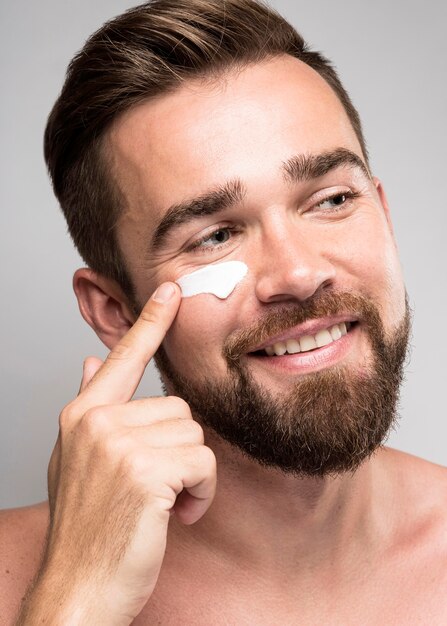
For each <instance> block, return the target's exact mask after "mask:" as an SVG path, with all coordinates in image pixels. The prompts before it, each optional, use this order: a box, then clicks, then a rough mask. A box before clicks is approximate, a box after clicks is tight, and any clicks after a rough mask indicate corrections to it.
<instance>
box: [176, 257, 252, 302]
mask: <svg viewBox="0 0 447 626" xmlns="http://www.w3.org/2000/svg"><path fill="white" fill-rule="evenodd" d="M247 272H248V267H247V266H246V265H245V263H242V261H226V262H225V263H216V264H215V265H207V266H206V267H202V268H200V269H199V270H196V271H195V272H191V274H186V275H185V276H182V277H181V278H179V279H178V280H177V281H176V283H177V285H179V286H180V289H181V290H182V296H183V298H190V297H191V296H197V295H199V294H201V293H211V294H213V296H217V297H218V298H221V299H224V298H228V296H229V295H230V294H231V293H232V291H233V290H234V288H235V287H236V285H237V284H238V283H239V282H240V281H241V280H242V279H243V278H244V276H245V274H246V273H247Z"/></svg>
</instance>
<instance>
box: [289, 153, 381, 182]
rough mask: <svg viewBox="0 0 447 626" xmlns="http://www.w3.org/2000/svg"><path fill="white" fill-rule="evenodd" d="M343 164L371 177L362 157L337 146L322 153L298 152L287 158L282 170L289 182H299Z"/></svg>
mask: <svg viewBox="0 0 447 626" xmlns="http://www.w3.org/2000/svg"><path fill="white" fill-rule="evenodd" d="M343 166H351V167H354V168H357V169H359V170H361V172H362V174H363V175H364V176H366V178H368V179H371V174H370V172H369V170H368V167H367V166H366V165H365V163H364V162H363V161H362V159H361V158H360V157H359V156H358V155H357V154H356V153H355V152H352V151H351V150H348V149H347V148H336V149H335V150H331V151H329V152H322V153H321V154H298V155H297V156H294V157H292V158H290V159H287V161H285V162H284V163H283V165H282V170H283V173H284V177H285V179H286V181H287V182H291V183H298V182H302V181H307V180H311V179H313V178H319V177H320V176H324V175H325V174H327V173H328V172H330V171H331V170H333V169H336V168H338V167H343Z"/></svg>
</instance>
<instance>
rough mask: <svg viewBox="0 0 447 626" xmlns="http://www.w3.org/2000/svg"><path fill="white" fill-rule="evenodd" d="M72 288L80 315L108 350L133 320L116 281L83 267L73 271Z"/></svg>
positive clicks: (130, 310) (132, 314)
mask: <svg viewBox="0 0 447 626" xmlns="http://www.w3.org/2000/svg"><path fill="white" fill-rule="evenodd" d="M73 289H74V292H75V294H76V298H77V299H78V305H79V310H80V312H81V315H82V317H83V318H84V319H85V321H86V322H87V324H88V325H89V326H91V327H92V328H93V330H94V331H95V333H96V334H97V335H98V337H99V338H100V339H101V341H102V342H103V343H104V344H105V345H106V346H107V347H108V348H109V349H112V348H113V347H114V346H115V344H117V343H118V341H119V340H120V339H121V337H123V335H125V334H126V333H127V331H128V330H129V328H130V327H131V326H132V325H133V323H134V322H135V319H136V316H135V314H134V313H133V312H132V308H131V306H130V304H129V300H128V298H127V297H126V296H125V294H124V292H123V290H122V289H121V287H120V286H119V285H118V283H117V282H116V281H114V280H112V279H110V278H105V277H104V276H102V275H101V274H97V273H96V272H94V271H93V270H91V269H89V268H86V267H83V268H81V269H79V270H77V271H76V272H75V274H74V276H73Z"/></svg>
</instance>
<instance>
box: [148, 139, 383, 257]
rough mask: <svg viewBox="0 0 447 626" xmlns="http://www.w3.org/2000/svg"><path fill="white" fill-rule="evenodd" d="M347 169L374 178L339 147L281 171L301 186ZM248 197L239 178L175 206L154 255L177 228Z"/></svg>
mask: <svg viewBox="0 0 447 626" xmlns="http://www.w3.org/2000/svg"><path fill="white" fill-rule="evenodd" d="M343 166H351V167H354V168H357V169H359V170H361V172H362V174H363V175H364V176H365V177H366V178H368V179H370V178H371V175H370V173H369V170H368V167H367V166H366V165H365V163H364V162H363V161H362V159H361V158H360V157H359V156H358V155H357V154H355V152H352V151H351V150H348V149H346V148H336V149H335V150H331V151H328V152H323V153H321V154H298V155H296V156H293V157H291V158H290V159H287V161H284V162H283V163H282V166H281V169H282V172H283V175H284V178H285V180H286V181H287V182H289V183H298V182H304V181H309V180H312V179H314V178H319V177H320V176H324V175H325V174H327V173H328V172H330V171H331V170H334V169H336V168H339V167H343ZM245 194H246V188H245V186H244V185H243V183H242V181H241V180H240V179H238V178H235V179H233V180H230V181H228V182H226V183H225V184H224V185H221V186H218V187H216V188H214V189H211V190H210V191H206V192H205V193H203V194H201V195H200V196H197V197H196V198H193V199H191V200H187V201H185V202H181V203H180V204H175V205H173V206H171V207H170V208H169V209H168V210H167V211H166V213H165V215H164V216H163V217H162V219H161V220H160V222H159V224H158V226H157V227H156V229H155V231H154V234H153V236H152V241H151V246H150V248H151V252H156V251H157V250H159V249H160V248H161V247H162V246H163V244H164V242H165V241H166V238H167V235H168V233H169V232H170V231H171V230H172V229H173V228H175V227H176V226H180V225H181V224H185V223H187V222H189V221H192V220H194V219H195V218H197V217H203V216H205V215H213V214H214V213H219V212H220V211H223V210H224V209H227V208H230V207H232V206H234V205H235V204H238V203H240V202H242V200H243V199H244V196H245Z"/></svg>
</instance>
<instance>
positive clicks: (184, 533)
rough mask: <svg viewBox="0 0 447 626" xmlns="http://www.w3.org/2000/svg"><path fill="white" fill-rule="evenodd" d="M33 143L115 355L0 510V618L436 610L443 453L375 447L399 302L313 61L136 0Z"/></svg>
mask: <svg viewBox="0 0 447 626" xmlns="http://www.w3.org/2000/svg"><path fill="white" fill-rule="evenodd" d="M45 154H46V159H47V163H48V166H49V170H50V173H51V176H52V180H53V184H54V188H55V192H56V195H57V196H58V198H59V201H60V203H61V206H62V208H63V210H64V213H65V215H66V218H67V221H68V224H69V228H70V232H71V234H72V237H73V239H74V241H75V242H76V245H77V246H78V248H79V250H80V252H81V254H82V255H83V257H84V259H85V260H86V262H87V264H88V266H89V267H88V268H83V269H81V270H78V271H77V272H76V274H75V278H74V288H75V292H76V295H77V298H78V301H79V305H80V310H81V313H82V315H83V317H84V318H85V319H86V321H87V322H88V323H89V324H90V325H91V326H92V327H93V328H94V329H95V331H96V332H97V334H98V336H99V337H100V338H101V340H102V341H103V342H104V343H105V344H106V345H107V346H108V347H109V348H110V350H111V352H110V355H109V357H108V358H107V360H106V361H105V362H104V363H102V362H101V361H100V360H99V359H95V358H89V359H87V360H86V362H85V364H84V372H83V377H82V382H81V388H80V392H79V395H78V396H77V398H76V399H74V400H73V401H72V402H71V403H70V404H69V405H67V407H65V409H64V410H63V411H62V413H61V416H60V433H59V439H58V442H57V445H56V447H55V450H54V452H53V455H52V459H51V462H50V467H49V506H48V507H47V506H43V505H41V506H39V507H34V508H29V509H25V510H22V511H15V512H8V513H5V514H4V516H3V520H2V534H3V536H4V537H5V542H4V543H5V546H4V548H3V552H4V556H3V559H4V563H5V564H6V567H5V568H4V569H7V572H6V573H4V584H3V589H4V595H3V599H2V614H3V615H5V616H6V619H7V623H13V622H14V620H15V619H16V616H17V614H18V613H20V615H19V617H18V618H17V619H18V622H17V623H19V624H38V623H47V624H130V623H134V624H153V623H158V624H216V625H217V624H228V623H230V624H343V625H344V624H383V623H385V624H388V623H390V624H444V623H446V620H447V602H446V600H445V589H446V588H447V573H446V567H445V563H446V557H447V537H446V532H445V525H446V514H445V499H446V488H447V475H446V471H445V469H444V468H441V467H438V466H435V465H433V464H431V463H428V462H426V461H423V460H421V459H417V458H415V457H411V456H410V455H406V454H403V453H399V452H397V451H394V450H391V449H387V448H385V447H384V446H383V442H384V440H385V438H386V435H387V433H388V431H389V429H390V427H391V426H392V424H393V420H394V417H395V411H396V404H397V399H398V388H399V383H400V380H401V375H402V366H403V362H404V359H405V350H406V344H407V341H408V334H409V313H408V307H407V304H406V296H405V289H404V286H403V282H402V276H401V271H400V266H399V262H398V258H397V252H396V246H395V241H394V237H393V232H392V227H391V221H390V215H389V209H388V205H387V202H386V198H385V194H384V191H383V188H382V185H381V183H380V181H379V180H378V179H377V178H375V177H373V176H372V175H371V173H370V169H369V164H368V158H367V153H366V148H365V144H364V139H363V135H362V131H361V126H360V122H359V118H358V115H357V113H356V111H355V109H354V108H353V106H352V103H351V102H350V100H349V97H348V95H347V94H346V92H345V91H344V89H343V87H342V86H341V84H340V82H339V80H338V78H337V76H336V74H335V72H334V70H333V69H332V68H331V66H330V65H329V63H328V62H327V61H326V60H325V59H324V58H323V57H321V55H319V54H318V53H314V52H310V51H309V50H308V49H307V48H306V47H305V45H304V42H303V41H302V39H301V38H300V37H299V35H297V34H296V32H295V31H294V30H293V29H292V28H291V27H290V26H289V25H288V24H287V23H286V22H284V20H282V19H281V18H280V17H279V16H277V15H276V14H275V13H273V12H271V11H269V10H268V9H266V8H265V7H264V6H263V5H260V4H257V3H255V2H253V1H252V0H228V1H226V2H225V3H222V2H220V1H219V2H218V1H213V0H190V1H188V2H183V1H181V0H158V1H157V2H152V3H149V4H148V5H143V6H142V7H139V8H136V9H135V10H133V11H131V12H129V13H127V14H125V15H123V16H120V17H118V18H116V20H114V21H112V22H111V23H109V24H107V25H105V26H104V27H103V28H102V29H101V30H100V31H98V33H96V34H95V35H94V36H93V37H92V38H91V39H90V40H89V41H88V42H87V44H86V45H85V47H84V49H83V51H82V52H81V53H80V54H79V55H78V56H77V57H76V58H75V59H74V61H73V62H72V64H71V66H70V68H69V73H68V77H67V81H66V84H65V86H64V89H63V91H62V94H61V96H60V98H59V100H58V102H57V103H56V105H55V108H54V109H53V111H52V113H51V115H50V119H49V122H48V126H47V130H46V136H45ZM230 262H233V263H234V262H236V263H237V264H238V267H242V268H243V270H244V271H243V275H241V276H240V277H238V278H237V279H236V280H235V281H233V282H234V284H232V285H230V290H229V293H226V294H225V295H222V294H220V297H217V296H216V295H214V292H215V291H218V287H220V284H218V283H219V281H220V280H221V278H219V275H218V274H216V273H215V272H217V271H220V270H219V269H216V268H219V267H220V266H221V267H220V269H222V268H223V269H224V270H225V271H226V272H229V271H230V265H225V264H228V263H230ZM232 267H234V266H233V265H231V268H232ZM204 269H206V270H207V271H208V272H211V279H212V282H211V283H207V286H206V287H204V286H203V284H202V286H201V287H200V288H199V289H198V293H197V295H192V296H190V297H186V296H187V295H188V294H187V293H186V290H185V291H184V292H183V293H182V292H181V290H180V287H179V283H178V282H177V281H179V282H180V284H182V281H184V280H185V279H188V280H191V277H193V278H194V280H196V279H197V274H196V272H197V271H199V270H204ZM224 273H225V272H224ZM201 276H203V274H201ZM227 277H228V276H227ZM183 284H184V283H183ZM182 295H183V296H184V297H183V298H182ZM152 357H154V358H155V359H156V362H157V365H158V367H159V369H160V372H161V375H162V378H163V382H164V384H165V387H166V397H164V398H139V399H132V397H133V394H134V392H135V390H136V388H137V386H138V383H139V380H140V378H141V375H142V373H143V371H144V368H145V366H146V365H147V363H148V362H149V360H150V359H151V358H152ZM216 470H217V471H216ZM31 581H32V584H31V585H30V583H31ZM27 589H28V591H27V593H26V597H25V599H24V601H23V602H21V600H22V596H23V595H24V594H25V592H26V590H27ZM20 605H21V608H20Z"/></svg>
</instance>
